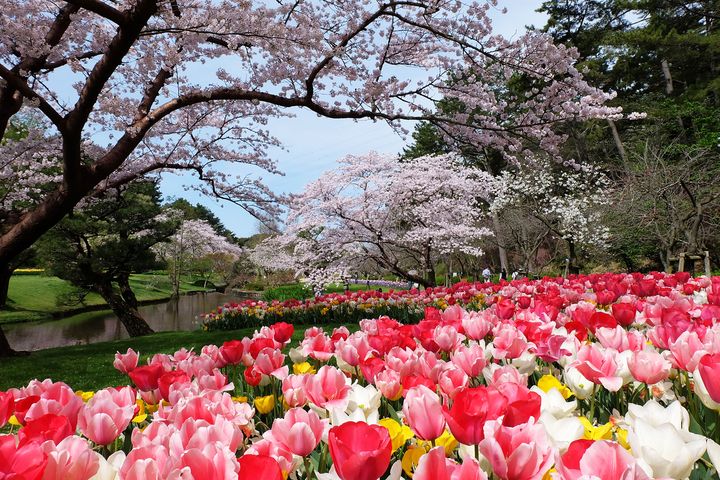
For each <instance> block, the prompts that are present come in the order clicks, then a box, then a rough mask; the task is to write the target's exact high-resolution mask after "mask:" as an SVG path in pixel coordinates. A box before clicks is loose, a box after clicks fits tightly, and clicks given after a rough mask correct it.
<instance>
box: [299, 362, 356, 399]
mask: <svg viewBox="0 0 720 480" xmlns="http://www.w3.org/2000/svg"><path fill="white" fill-rule="evenodd" d="M305 390H306V393H307V397H308V399H309V400H310V401H311V402H313V403H314V404H315V405H317V406H318V407H322V408H327V409H331V408H332V409H334V408H339V409H341V410H345V408H347V405H348V402H349V399H348V395H349V393H350V386H349V385H348V384H347V382H346V377H345V374H344V373H342V372H341V371H340V370H338V369H337V368H335V367H331V366H328V365H325V366H322V367H320V370H318V372H317V373H316V374H314V375H310V376H309V377H308V379H307V381H306V383H305Z"/></svg>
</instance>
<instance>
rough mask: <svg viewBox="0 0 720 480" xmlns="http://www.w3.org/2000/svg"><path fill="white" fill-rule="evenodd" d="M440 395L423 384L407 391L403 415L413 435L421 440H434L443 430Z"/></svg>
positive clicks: (443, 422)
mask: <svg viewBox="0 0 720 480" xmlns="http://www.w3.org/2000/svg"><path fill="white" fill-rule="evenodd" d="M442 412H443V407H442V405H441V403H440V397H438V395H437V393H435V392H433V391H432V390H430V389H429V388H427V387H426V386H425V385H419V386H417V387H413V388H411V389H410V390H408V391H407V395H406V396H405V401H404V402H403V415H404V416H405V421H406V422H407V424H408V425H409V426H410V428H411V429H412V431H413V432H415V435H417V437H418V438H420V439H422V440H435V439H436V438H438V437H439V436H440V435H442V433H443V431H445V419H444V418H443V415H442Z"/></svg>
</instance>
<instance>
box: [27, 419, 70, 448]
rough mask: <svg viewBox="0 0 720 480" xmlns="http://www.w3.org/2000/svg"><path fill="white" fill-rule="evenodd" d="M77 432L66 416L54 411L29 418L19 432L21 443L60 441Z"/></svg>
mask: <svg viewBox="0 0 720 480" xmlns="http://www.w3.org/2000/svg"><path fill="white" fill-rule="evenodd" d="M73 433H75V429H74V428H73V427H72V426H71V425H70V422H69V421H68V419H67V418H66V417H63V416H61V415H55V414H53V413H48V414H45V415H43V416H41V417H38V418H35V419H33V420H29V421H28V422H27V423H26V424H25V426H24V427H23V428H21V429H20V431H19V432H18V440H19V444H20V445H24V444H27V443H30V442H35V443H38V444H42V443H43V442H45V441H47V440H52V441H53V442H55V443H56V444H57V443H60V442H61V441H62V440H63V439H65V438H67V437H69V436H71V435H72V434H73Z"/></svg>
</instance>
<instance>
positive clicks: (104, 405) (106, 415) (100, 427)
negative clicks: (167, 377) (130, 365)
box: [78, 369, 137, 445]
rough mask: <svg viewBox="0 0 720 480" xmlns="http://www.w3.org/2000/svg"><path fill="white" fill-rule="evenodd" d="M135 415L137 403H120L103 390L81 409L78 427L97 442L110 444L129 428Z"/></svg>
mask: <svg viewBox="0 0 720 480" xmlns="http://www.w3.org/2000/svg"><path fill="white" fill-rule="evenodd" d="M134 371H137V369H136V370H134ZM131 373H132V372H131ZM134 415H135V404H132V405H118V404H117V403H116V402H115V400H114V399H113V397H112V394H111V393H110V392H109V391H107V390H101V391H99V392H97V393H96V394H95V396H94V397H93V398H92V399H90V401H89V402H88V403H87V404H85V406H84V407H83V408H82V410H81V411H80V416H79V417H78V427H79V428H80V431H81V432H82V433H83V435H85V436H86V437H87V438H89V439H90V440H92V441H93V442H95V443H96V444H98V445H109V444H110V443H112V442H113V441H115V439H116V438H118V437H119V436H120V434H121V433H122V432H123V431H124V430H125V429H126V428H127V426H128V425H129V424H130V420H132V418H133V417H134Z"/></svg>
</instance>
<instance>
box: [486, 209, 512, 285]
mask: <svg viewBox="0 0 720 480" xmlns="http://www.w3.org/2000/svg"><path fill="white" fill-rule="evenodd" d="M490 217H491V218H492V224H493V230H495V239H496V240H497V243H498V256H499V257H500V270H501V271H502V270H503V269H504V270H505V271H506V272H509V271H510V268H509V267H508V258H507V251H506V250H505V247H503V245H504V240H505V239H504V238H503V236H502V232H501V231H500V218H499V217H498V215H497V213H494V212H493V214H492V215H490Z"/></svg>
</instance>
